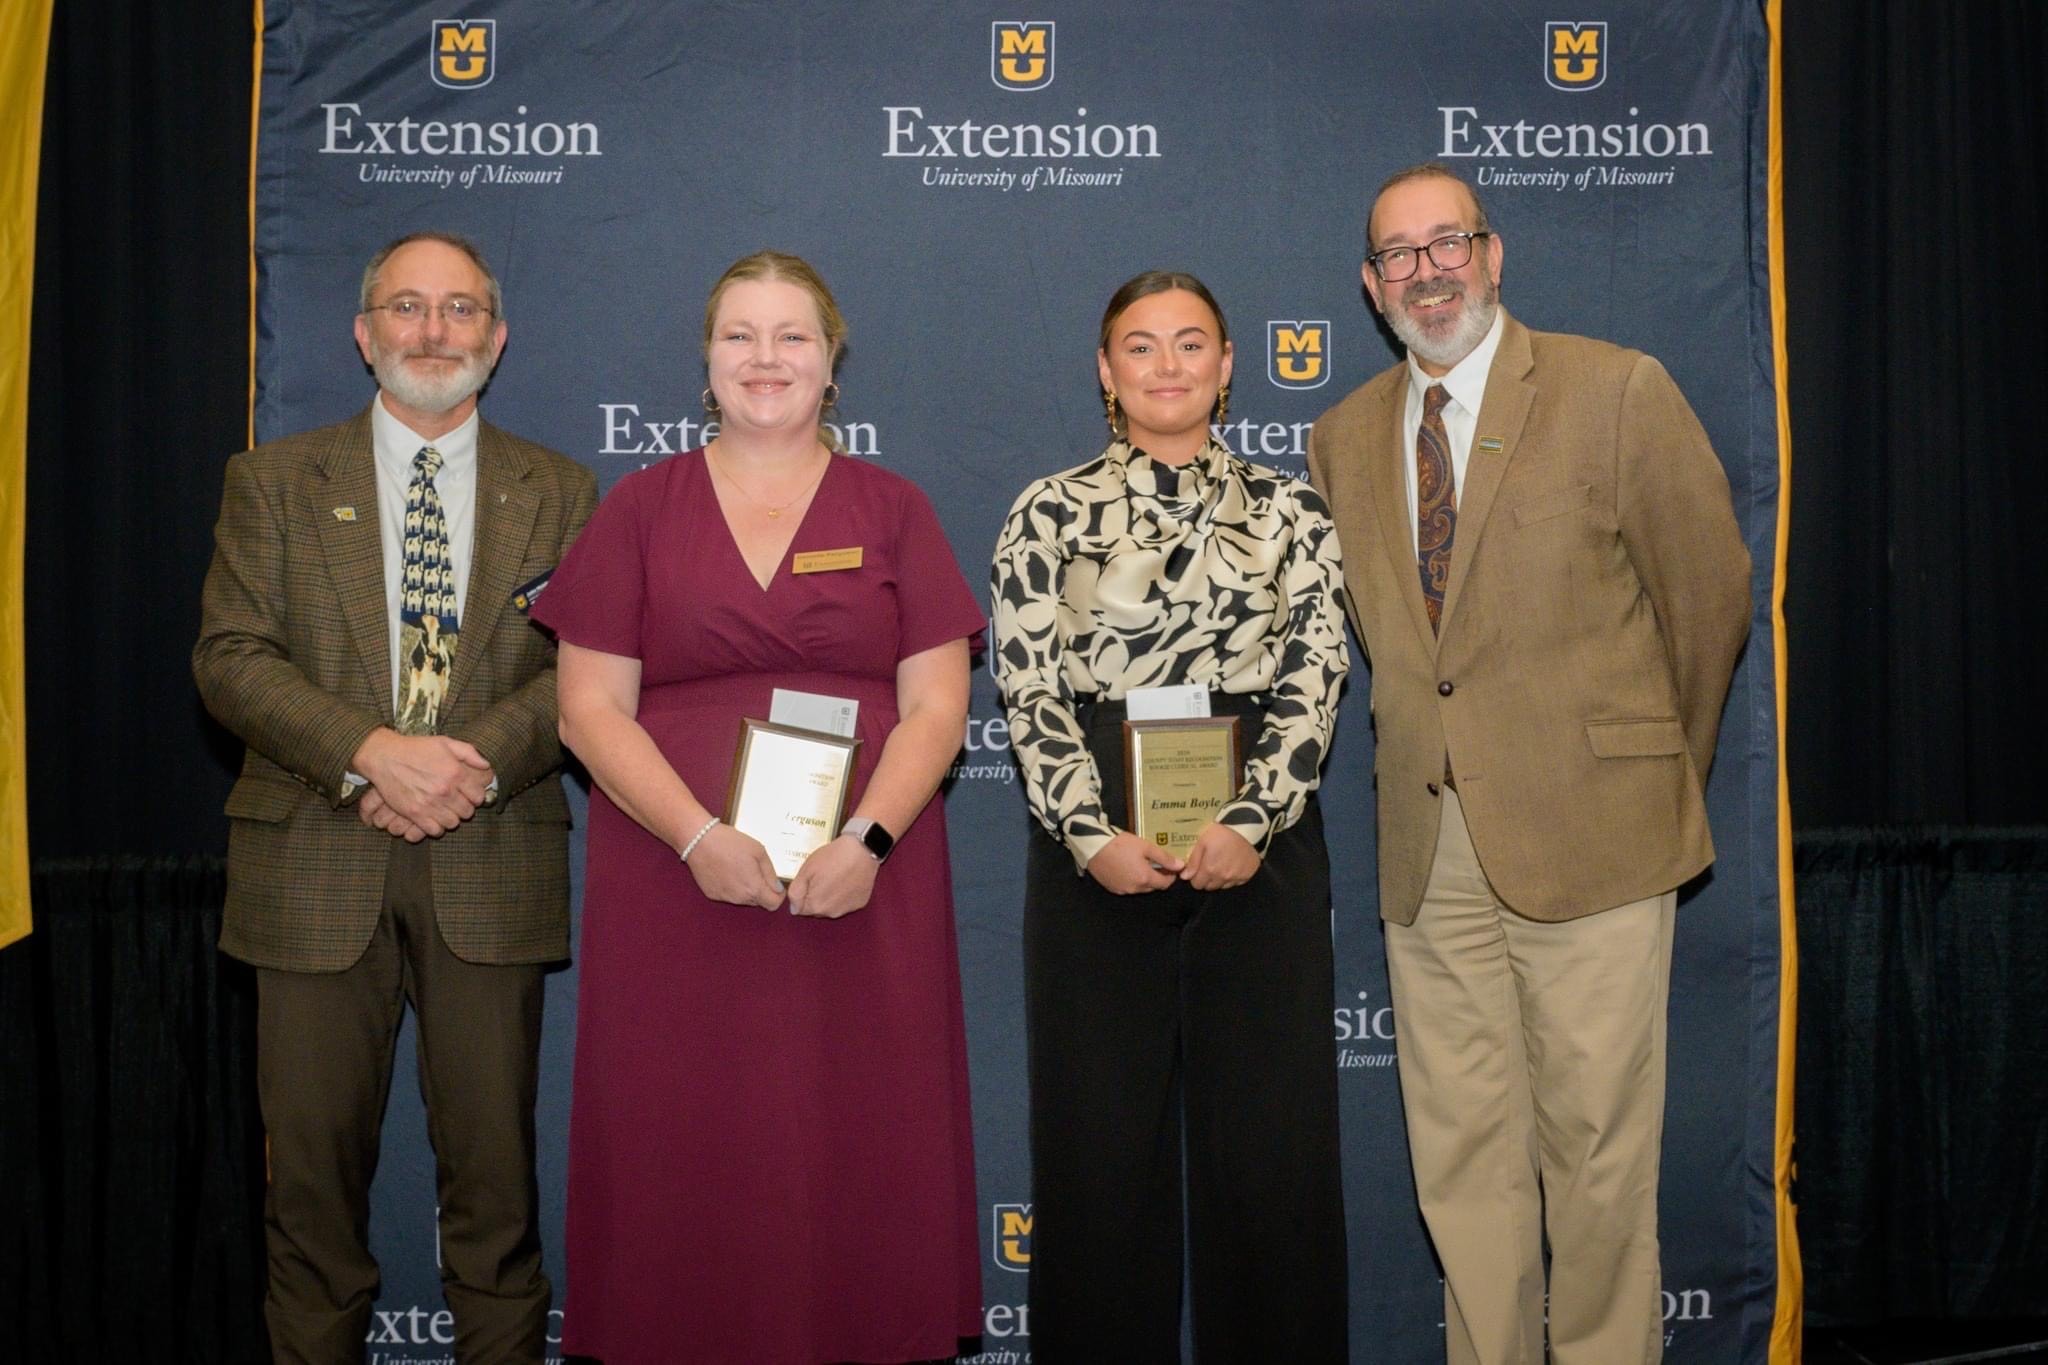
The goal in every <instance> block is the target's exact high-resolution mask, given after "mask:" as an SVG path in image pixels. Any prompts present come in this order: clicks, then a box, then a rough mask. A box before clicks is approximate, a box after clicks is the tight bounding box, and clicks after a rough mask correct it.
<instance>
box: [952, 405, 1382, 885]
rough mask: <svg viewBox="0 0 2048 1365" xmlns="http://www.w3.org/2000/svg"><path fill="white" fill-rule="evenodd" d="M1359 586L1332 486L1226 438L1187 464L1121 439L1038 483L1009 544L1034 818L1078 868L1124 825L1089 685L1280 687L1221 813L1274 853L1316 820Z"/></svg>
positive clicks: (1013, 737) (1017, 727)
mask: <svg viewBox="0 0 2048 1365" xmlns="http://www.w3.org/2000/svg"><path fill="white" fill-rule="evenodd" d="M1343 581H1344V576H1343V569H1342V565H1341V563H1340V562H1339V559H1338V549H1337V532H1336V529H1335V528H1334V527H1333V526H1331V524H1330V514H1329V511H1328V509H1326V508H1325V507H1324V505H1323V500H1322V498H1321V497H1320V496H1319V495H1318V494H1317V493H1316V491H1315V490H1314V489H1312V488H1310V487H1309V486H1308V485H1307V484H1306V483H1303V482H1301V481H1300V480H1298V479H1290V478H1288V477H1286V476H1285V475H1282V474H1279V473H1277V472H1276V471H1274V470H1271V469H1267V468H1264V467H1263V466H1260V465H1255V464H1250V463H1248V462H1246V461H1244V460H1241V459H1239V458H1238V457H1237V456H1235V455H1233V454H1231V453H1230V452H1229V451H1228V450H1226V449H1224V448H1223V447H1222V446H1221V445H1219V444H1217V443H1216V442H1215V441H1214V440H1213V439H1212V440H1211V441H1210V442H1209V443H1208V445H1206V446H1205V447H1204V448H1203V450H1202V452H1201V454H1200V455H1198V456H1197V457H1196V458H1195V459H1193V460H1191V461H1190V462H1189V463H1187V464H1186V465H1183V466H1180V467H1178V468H1175V467H1173V466H1170V465H1163V464H1158V463H1156V462H1154V461H1153V460H1152V459H1151V458H1150V457H1149V456H1147V455H1146V454H1144V452H1142V451H1139V450H1134V449H1133V448H1132V447H1131V446H1130V445H1128V444H1126V443H1125V442H1123V441H1121V440H1118V441H1115V442H1112V443H1111V445H1110V447H1109V449H1107V450H1105V451H1104V452H1103V453H1102V454H1101V455H1100V456H1099V457H1098V458H1096V459H1094V460H1091V461H1089V462H1088V463H1087V464H1084V465H1081V466H1079V467H1078V468H1075V469H1070V470H1068V471H1066V472H1065V473H1063V474H1055V475H1052V476H1051V477H1049V478H1044V479H1040V480H1038V481H1037V482H1036V483H1034V484H1032V485H1031V486H1030V487H1029V488H1027V489H1025V490H1024V494H1023V496H1022V497H1020V498H1018V499H1017V502H1016V505H1015V506H1014V507H1012V508H1011V509H1010V515H1009V518H1008V520H1006V521H1005V522H1004V523H1003V533H1002V536H1001V538H1000V539H998V540H997V542H996V557H995V567H994V570H993V574H992V579H991V592H990V600H991V602H992V603H993V604H994V611H995V620H994V626H995V643H996V648H995V673H996V682H997V685H998V686H999V687H1000V689H1001V691H1002V696H1003V702H1004V705H1005V706H1006V707H1007V708H1008V710H1009V718H1010V742H1011V743H1012V744H1013V745H1014V746H1015V747H1016V750H1017V760H1018V766H1019V768H1020V769H1021V770H1022V772H1023V774H1024V785H1025V791H1026V794H1027V796H1028V798H1029V800H1030V803H1031V811H1032V814H1033V815H1035V816H1037V817H1038V820H1039V822H1040V823H1041V824H1043V825H1044V826H1045V828H1046V829H1047V830H1048V831H1049V832H1051V833H1052V834H1054V835H1055V836H1057V837H1058V838H1060V839H1061V840H1063V841H1064V842H1065V843H1066V846H1067V848H1068V849H1069V850H1070V851H1071V852H1072V853H1073V855H1074V862H1075V864H1076V865H1077V866H1079V867H1082V868H1086V867H1087V865H1088V861H1089V859H1091V858H1093V857H1094V856H1095V855H1096V854H1097V853H1099V852H1101V850H1102V848H1103V846H1104V845H1105V844H1107V843H1108V842H1109V841H1110V838H1111V837H1112V836H1113V835H1114V834H1115V833H1116V826H1115V825H1114V823H1113V822H1112V821H1111V819H1110V817H1109V816H1108V815H1107V814H1105V813H1104V812H1103V809H1102V784H1101V780H1100V777H1099V776H1098V774H1097V773H1096V770H1095V765H1094V762H1093V761H1092V760H1091V759H1090V758H1089V756H1088V747H1087V743H1086V738H1085V736H1084V734H1083V732H1082V730H1081V727H1080V724H1079V723H1078V721H1077V720H1076V719H1075V714H1074V701H1075V699H1076V698H1077V697H1078V698H1089V697H1098V696H1099V697H1102V698H1106V699H1119V698H1122V697H1123V696H1124V694H1125V693H1126V692H1128V691H1130V690H1131V689H1132V688H1137V687H1171V686H1179V685H1182V684H1198V685H1202V686H1206V687H1208V688H1210V689H1211V690H1212V691H1218V692H1233V693H1261V694H1264V696H1265V697H1266V699H1267V702H1266V720H1265V724H1264V726H1263V727H1262V728H1261V729H1260V731H1259V733H1258V735H1257V736H1256V738H1255V739H1254V741H1253V742H1252V744H1251V746H1250V747H1249V748H1248V750H1247V751H1246V754H1245V770H1244V786H1243V788H1242V789H1241V790H1240V791H1239V793H1238V798H1237V800H1235V801H1233V802H1232V803H1230V804H1229V805H1227V806H1225V807H1224V808H1223V809H1222V811H1221V812H1220V813H1218V815H1217V817H1216V819H1217V823H1219V824H1222V825H1227V826H1229V827H1230V828H1231V829H1233V830H1235V831H1236V832H1237V833H1239V834H1242V835H1243V836H1244V837H1245V838H1246V839H1247V840H1249V841H1250V842H1251V844H1252V846H1253V847H1254V848H1257V849H1259V850H1260V851H1261V852H1263V851H1264V850H1265V847H1266V841H1267V840H1268V839H1269V838H1270V837H1271V835H1272V834H1273V832H1274V831H1275V830H1280V829H1285V828H1287V827H1288V826H1289V825H1291V824H1293V823H1294V822H1295V821H1296V820H1298V819H1300V818H1301V812H1302V810H1303V808H1304V806H1305V805H1306V803H1307V801H1308V795H1309V793H1310V792H1312V791H1314V790H1315V788H1316V784H1317V783H1318V782H1320V781H1321V780H1322V764H1323V756H1324V752H1325V750H1327V749H1328V747H1329V741H1330V727H1331V725H1332V723H1333V721H1334V718H1335V715H1336V708H1337V695H1338V691H1339V689H1340V688H1341V686H1342V684H1343V680H1344V674H1345V672H1346V671H1347V670H1348V669H1349V667H1350V664H1349V659H1348V656H1347V653H1346V650H1345V646H1344V608H1343V599H1342V597H1341V596H1340V593H1341V591H1342V584H1343Z"/></svg>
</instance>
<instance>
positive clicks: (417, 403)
mask: <svg viewBox="0 0 2048 1365" xmlns="http://www.w3.org/2000/svg"><path fill="white" fill-rule="evenodd" d="M405 356H406V353H405V352H403V351H386V350H384V349H382V348H381V347H377V346H372V347H371V348H370V368H371V369H373V370H375V371H376V372H377V383H378V384H379V385H380V386H382V387H383V389H384V390H385V392H387V393H389V394H390V395H391V396H392V397H393V398H396V399H397V400H398V401H399V402H401V403H403V404H405V405H406V406H407V407H409V408H411V409H413V410H414V411H416V412H433V413H442V412H447V411H448V410H449V409H450V408H453V407H454V406H455V405H456V404H458V403H460V402H461V401H462V400H463V399H465V398H467V397H469V396H470V395H471V394H473V393H475V392H476V391H477V390H478V389H481V388H482V387H483V386H484V383H485V381H486V380H488V379H489V378H490V377H491V370H490V362H489V361H488V360H486V359H485V357H484V356H483V354H482V353H481V352H478V351H464V352H462V353H461V359H462V363H461V364H460V365H458V366H457V367H456V368H455V369H454V370H453V371H451V372H450V373H449V374H448V375H446V376H445V377H443V378H440V379H433V378H429V377H426V376H423V375H417V374H414V373H413V372H412V371H410V370H408V369H406V367H405Z"/></svg>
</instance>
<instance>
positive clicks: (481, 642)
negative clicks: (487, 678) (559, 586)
mask: <svg viewBox="0 0 2048 1365" xmlns="http://www.w3.org/2000/svg"><path fill="white" fill-rule="evenodd" d="M531 472H532V466H531V464H530V463H529V461H528V460H527V458H526V455H525V453H524V452H522V451H521V450H520V449H519V447H518V446H516V445H514V444H513V443H512V442H511V441H508V440H506V439H505V436H504V433H502V432H500V431H499V430H498V429H497V428H496V427H494V426H492V425H491V424H490V423H488V422H478V423H477V434H476V539H475V542H474V547H473V552H472V553H471V555H470V561H469V588H468V591H467V593H466V594H465V598H466V600H465V601H464V602H463V612H462V642H461V644H460V645H458V646H457V647H456V650H455V671H454V672H453V673H452V674H451V675H450V676H449V679H448V696H447V698H446V700H445V702H444V703H443V704H444V705H445V706H447V707H448V708H449V709H450V713H451V714H452V713H453V708H454V705H455V702H456V699H457V698H458V697H460V696H461V695H462V688H463V685H464V684H465V683H467V682H468V681H469V679H470V678H471V677H472V676H473V675H474V674H475V673H476V670H477V668H478V666H479V665H480V664H481V663H482V660H483V656H484V651H485V648H486V646H487V645H488V644H489V643H490V639H491V632H493V631H494V630H496V629H497V628H498V620H499V618H500V617H502V616H503V615H504V612H505V604H506V602H507V601H508V600H509V599H510V598H511V596H512V589H513V588H514V587H516V586H517V583H516V582H515V580H516V579H517V578H518V576H519V566H520V565H521V564H522V563H523V562H525V559H526V546H527V543H528V542H529V541H531V540H532V539H533V523H534V520H535V518H536V517H537V516H538V515H539V514H540V495H539V494H537V493H535V492H534V491H533V489H531V488H529V487H528V486H527V482H526V479H527V475H528V474H529V473H531Z"/></svg>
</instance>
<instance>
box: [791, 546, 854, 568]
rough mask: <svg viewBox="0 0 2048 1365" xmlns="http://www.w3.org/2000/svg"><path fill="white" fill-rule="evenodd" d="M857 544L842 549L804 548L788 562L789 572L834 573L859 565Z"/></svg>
mask: <svg viewBox="0 0 2048 1365" xmlns="http://www.w3.org/2000/svg"><path fill="white" fill-rule="evenodd" d="M860 551H861V547H860V546H858V545H854V546H849V547H848V548H847V549H844V550H806V551H805V552H804V553H802V554H800V555H798V556H797V557H796V558H795V559H792V560H791V561H790V562H789V571H790V572H791V573H834V572H837V571H838V570H840V569H858V568H859V567H860Z"/></svg>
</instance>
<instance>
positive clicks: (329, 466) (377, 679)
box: [314, 408, 391, 720]
mask: <svg viewBox="0 0 2048 1365" xmlns="http://www.w3.org/2000/svg"><path fill="white" fill-rule="evenodd" d="M319 468H320V473H321V474H322V476H323V477H325V479H326V480H327V482H326V486H325V488H324V490H323V492H322V501H323V503H325V504H327V505H325V506H322V507H319V508H316V509H315V510H314V518H315V522H316V524H317V525H318V526H319V527H320V548H321V552H322V553H323V554H324V555H325V556H326V558H327V575H328V578H329V579H330V580H331V581H332V582H333V584H334V591H335V595H336V596H337V597H338V598H339V599H340V601H341V614H342V618H343V620H344V621H345V622H346V623H347V627H348V633H349V636H350V638H351V639H353V640H354V641H355V645H356V652H357V653H358V654H359V655H361V657H362V666H363V676H364V677H366V678H368V679H370V680H371V682H372V683H373V684H375V689H376V693H377V708H378V710H379V711H380V712H382V713H383V715H384V718H385V719H386V720H389V719H391V633H390V625H389V623H388V622H387V621H386V619H385V610H384V531H383V524H382V522H380V521H379V520H378V512H377V458H376V456H375V454H374V453H372V450H371V445H370V413H369V409H367V408H365V409H364V410H363V411H362V412H361V413H359V414H358V415H357V416H356V418H355V420H354V421H352V422H349V423H347V424H346V425H344V426H343V427H341V428H340V430H339V432H338V434H337V435H336V437H335V440H334V443H333V444H332V445H330V446H329V447H328V448H327V450H326V452H325V453H323V454H322V455H321V457H320V465H319ZM344 517H346V519H344Z"/></svg>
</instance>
